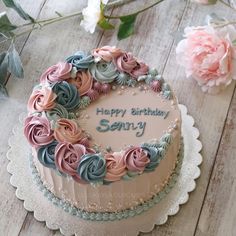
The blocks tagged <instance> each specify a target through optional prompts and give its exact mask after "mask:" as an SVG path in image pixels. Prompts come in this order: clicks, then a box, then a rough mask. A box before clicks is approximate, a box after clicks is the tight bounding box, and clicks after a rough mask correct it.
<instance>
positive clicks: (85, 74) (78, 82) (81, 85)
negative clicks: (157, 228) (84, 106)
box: [67, 70, 93, 96]
mask: <svg viewBox="0 0 236 236" xmlns="http://www.w3.org/2000/svg"><path fill="white" fill-rule="evenodd" d="M67 82H68V83H71V84H74V85H75V86H76V88H77V89H78V91H79V95H80V96H82V95H84V94H86V93H87V92H88V91H89V90H90V89H91V88H92V85H93V79H92V76H91V75H90V73H89V71H88V70H87V71H78V72H77V74H76V78H70V79H68V80H67Z"/></svg>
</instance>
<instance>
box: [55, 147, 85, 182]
mask: <svg viewBox="0 0 236 236" xmlns="http://www.w3.org/2000/svg"><path fill="white" fill-rule="evenodd" d="M85 153H86V148H85V146H84V145H81V144H70V143H59V144H58V145H57V146H56V150H55V164H56V167H57V168H58V169H59V170H60V171H62V172H63V173H66V174H68V175H70V176H72V177H73V178H74V179H75V180H76V181H78V182H80V176H79V175H78V173H77V171H76V170H77V168H78V165H79V162H80V160H81V157H82V156H83V155H84V154H85Z"/></svg>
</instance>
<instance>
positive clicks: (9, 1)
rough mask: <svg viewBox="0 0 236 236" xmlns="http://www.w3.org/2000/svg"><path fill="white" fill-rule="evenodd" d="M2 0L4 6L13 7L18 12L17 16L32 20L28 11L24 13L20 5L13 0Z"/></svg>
mask: <svg viewBox="0 0 236 236" xmlns="http://www.w3.org/2000/svg"><path fill="white" fill-rule="evenodd" d="M2 1H3V3H4V4H5V6H6V7H9V8H12V9H14V10H15V11H16V12H17V13H18V14H19V16H20V17H21V18H23V19H24V20H30V21H31V22H34V18H33V17H31V16H30V15H29V14H28V13H26V12H25V11H24V10H23V9H22V7H21V5H20V4H19V3H18V2H16V1H15V0H2Z"/></svg>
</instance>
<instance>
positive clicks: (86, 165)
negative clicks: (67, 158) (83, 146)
mask: <svg viewBox="0 0 236 236" xmlns="http://www.w3.org/2000/svg"><path fill="white" fill-rule="evenodd" d="M77 172H78V174H79V176H80V178H81V179H82V180H85V181H87V182H91V183H99V182H102V181H103V179H104V177H105V175H106V161H105V159H104V158H103V157H102V156H101V155H100V154H98V153H92V154H85V155H83V156H82V159H81V161H80V164H79V166H78V169H77Z"/></svg>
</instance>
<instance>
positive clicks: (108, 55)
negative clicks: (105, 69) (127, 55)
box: [92, 46, 122, 62]
mask: <svg viewBox="0 0 236 236" xmlns="http://www.w3.org/2000/svg"><path fill="white" fill-rule="evenodd" d="M121 54H122V50H121V49H119V48H116V47H115V46H113V47H111V46H104V47H101V48H96V49H94V50H93V51H92V55H93V56H94V58H95V60H98V61H99V60H101V59H102V60H104V61H106V62H110V61H112V60H114V59H115V58H117V57H118V56H120V55H121Z"/></svg>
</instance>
